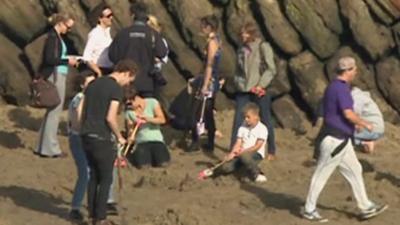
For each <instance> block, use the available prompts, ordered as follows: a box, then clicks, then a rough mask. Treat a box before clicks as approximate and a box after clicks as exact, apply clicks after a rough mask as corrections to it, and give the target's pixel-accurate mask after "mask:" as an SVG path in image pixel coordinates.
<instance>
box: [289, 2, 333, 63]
mask: <svg viewBox="0 0 400 225" xmlns="http://www.w3.org/2000/svg"><path fill="white" fill-rule="evenodd" d="M284 4H285V9H286V14H287V15H288V17H289V19H290V21H291V22H292V23H293V25H294V26H295V27H296V29H297V30H298V31H299V32H300V33H301V35H302V36H303V37H304V39H305V40H306V42H307V44H308V45H309V46H310V48H311V50H312V51H313V52H315V54H316V55H318V56H319V57H321V58H327V57H329V56H331V55H332V54H333V53H334V52H335V51H336V49H337V48H338V47H339V45H340V43H339V39H338V37H337V35H336V34H335V33H333V32H332V31H331V30H330V29H328V27H326V26H325V24H324V21H323V19H322V18H321V17H320V16H319V15H318V14H317V12H316V11H315V10H314V9H313V6H312V3H311V2H310V1H306V0H285V3H284Z"/></svg>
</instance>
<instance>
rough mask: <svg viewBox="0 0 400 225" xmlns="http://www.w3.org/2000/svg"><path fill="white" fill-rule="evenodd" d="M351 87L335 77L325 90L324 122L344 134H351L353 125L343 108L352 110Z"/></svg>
mask: <svg viewBox="0 0 400 225" xmlns="http://www.w3.org/2000/svg"><path fill="white" fill-rule="evenodd" d="M350 91H351V88H350V85H349V84H348V83H346V82H345V81H343V80H339V79H335V80H333V81H332V82H331V83H330V84H329V86H328V87H327V88H326V90H325V95H324V122H325V123H327V124H328V125H329V126H332V127H334V128H336V129H338V130H341V131H343V132H344V133H345V134H348V135H350V136H351V135H353V133H354V125H353V124H352V123H351V122H350V121H348V120H347V119H346V117H345V116H344V113H343V110H345V109H351V110H353V98H352V97H351V92H350Z"/></svg>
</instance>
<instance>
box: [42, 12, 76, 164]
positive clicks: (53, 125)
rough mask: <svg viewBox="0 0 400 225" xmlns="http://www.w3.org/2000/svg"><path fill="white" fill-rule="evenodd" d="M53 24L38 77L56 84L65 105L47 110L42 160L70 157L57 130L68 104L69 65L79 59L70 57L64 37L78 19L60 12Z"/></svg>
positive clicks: (51, 18) (51, 19) (52, 17)
mask: <svg viewBox="0 0 400 225" xmlns="http://www.w3.org/2000/svg"><path fill="white" fill-rule="evenodd" d="M49 23H50V25H52V28H51V29H50V31H49V32H48V34H47V39H46V42H45V44H44V48H43V52H42V63H41V65H40V68H39V71H38V74H39V76H40V77H42V78H43V79H47V80H49V81H50V82H52V83H54V85H55V86H56V88H57V92H58V95H59V97H60V99H61V102H60V104H59V105H58V106H56V107H54V108H52V109H48V110H47V111H46V114H45V116H44V118H43V122H42V125H41V126H40V131H39V141H38V145H37V147H36V149H35V152H34V153H35V154H37V155H39V156H41V157H52V158H56V157H64V156H66V154H65V153H63V152H62V151H61V148H60V144H59V142H58V139H57V130H58V125H59V121H60V115H61V112H62V110H63V105H64V96H65V84H66V79H67V75H68V69H69V67H68V66H69V65H70V66H74V65H75V64H76V63H77V60H76V58H74V57H71V56H68V55H67V45H66V44H65V42H64V41H63V38H62V35H65V34H67V33H68V31H69V30H70V29H71V28H72V27H73V25H74V19H73V18H72V17H71V16H70V15H68V14H65V13H56V14H53V15H52V16H50V18H49ZM37 78H38V77H37Z"/></svg>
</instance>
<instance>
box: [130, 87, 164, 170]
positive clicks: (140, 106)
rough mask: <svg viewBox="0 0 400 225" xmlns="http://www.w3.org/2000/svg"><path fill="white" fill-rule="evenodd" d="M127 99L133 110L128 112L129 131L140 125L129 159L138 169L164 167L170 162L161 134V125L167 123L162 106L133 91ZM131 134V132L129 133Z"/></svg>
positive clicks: (152, 99)
mask: <svg viewBox="0 0 400 225" xmlns="http://www.w3.org/2000/svg"><path fill="white" fill-rule="evenodd" d="M126 98H127V101H128V104H130V105H131V109H128V110H127V111H126V121H127V127H128V129H129V131H133V130H134V127H135V126H136V125H137V124H138V123H140V124H141V125H139V129H138V131H137V134H136V135H135V138H134V140H129V141H130V142H132V141H135V147H134V152H133V154H131V155H130V156H129V157H128V159H129V161H130V162H131V163H132V164H133V165H134V166H136V167H137V168H142V167H144V166H155V167H164V166H166V165H167V164H168V162H169V161H170V155H169V152H168V149H167V146H166V145H165V143H164V137H163V135H162V133H161V129H160V125H162V124H164V123H165V122H166V119H165V116H164V113H163V111H162V109H161V106H160V104H159V103H158V101H157V100H156V99H154V98H143V97H141V96H139V95H138V93H137V92H136V91H135V90H133V89H131V90H128V91H127V94H126ZM128 133H129V132H128Z"/></svg>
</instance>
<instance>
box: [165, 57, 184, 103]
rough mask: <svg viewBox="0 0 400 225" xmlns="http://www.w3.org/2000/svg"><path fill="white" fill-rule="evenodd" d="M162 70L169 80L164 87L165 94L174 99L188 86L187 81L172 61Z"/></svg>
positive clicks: (169, 98)
mask: <svg viewBox="0 0 400 225" xmlns="http://www.w3.org/2000/svg"><path fill="white" fill-rule="evenodd" d="M162 71H163V75H164V77H165V78H166V79H167V81H168V83H167V85H166V86H164V87H163V89H164V91H163V95H164V97H166V98H167V99H168V100H172V99H173V98H174V97H175V96H177V95H178V94H179V92H180V91H181V90H182V88H183V87H185V86H186V81H185V79H183V78H182V76H180V74H179V71H178V70H177V69H176V67H175V66H174V65H173V64H172V63H171V62H169V63H167V64H166V65H164V66H163V70H162Z"/></svg>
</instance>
